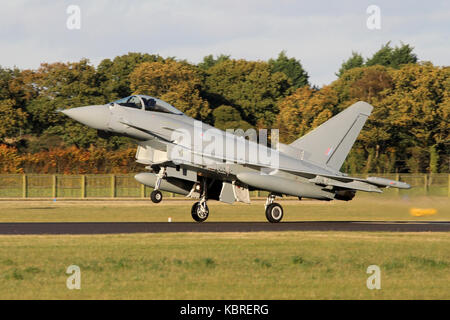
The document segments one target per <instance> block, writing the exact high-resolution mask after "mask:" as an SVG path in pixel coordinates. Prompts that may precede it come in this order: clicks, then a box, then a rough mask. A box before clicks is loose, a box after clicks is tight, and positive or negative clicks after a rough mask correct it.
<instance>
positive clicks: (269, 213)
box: [266, 202, 283, 223]
mask: <svg viewBox="0 0 450 320" xmlns="http://www.w3.org/2000/svg"><path fill="white" fill-rule="evenodd" d="M266 218H267V220H269V222H271V223H277V222H280V221H281V219H283V207H281V205H279V204H278V203H275V202H274V203H271V204H269V205H268V206H267V208H266Z"/></svg>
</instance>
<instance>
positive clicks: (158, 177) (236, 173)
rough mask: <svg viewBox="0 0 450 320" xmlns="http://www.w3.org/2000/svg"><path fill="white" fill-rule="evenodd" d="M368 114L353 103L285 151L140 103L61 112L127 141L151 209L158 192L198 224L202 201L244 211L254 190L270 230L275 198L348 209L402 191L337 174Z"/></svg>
mask: <svg viewBox="0 0 450 320" xmlns="http://www.w3.org/2000/svg"><path fill="white" fill-rule="evenodd" d="M372 109H373V107H372V106H371V105H370V104H368V103H366V102H362V101H360V102H357V103H355V104H353V105H352V106H350V107H348V108H346V109H345V110H343V111H342V112H340V113H339V114H337V115H335V116H334V117H332V118H331V119H329V120H328V121H326V122H324V123H323V124H322V125H320V126H319V127H317V128H315V129H314V130H312V131H310V132H309V133H307V134H306V135H304V136H303V137H301V138H299V139H297V140H295V141H294V142H293V143H291V144H289V145H287V144H282V143H279V142H278V141H277V139H276V138H277V136H276V135H271V138H272V139H271V141H270V144H269V143H266V141H265V139H267V136H266V137H264V135H262V134H260V133H259V134H258V135H257V137H256V138H255V132H256V131H255V132H253V133H252V134H248V135H246V134H245V132H244V134H242V132H243V131H242V130H241V131H238V132H233V131H230V130H227V131H222V130H219V129H217V128H214V127H212V126H210V125H208V124H205V123H203V122H201V121H198V120H195V119H193V118H191V117H189V116H187V115H185V114H184V113H183V112H181V111H180V110H178V109H177V108H175V107H174V106H172V105H170V104H169V103H167V102H164V101H162V100H160V99H158V98H155V97H150V96H146V95H133V96H130V97H126V98H123V99H120V100H117V101H114V102H111V103H108V104H105V105H92V106H85V107H77V108H71V109H66V110H62V111H61V112H62V113H64V114H65V115H67V116H69V117H70V118H72V119H74V120H76V121H78V122H80V123H82V124H84V125H86V126H89V127H91V128H94V129H97V130H98V133H99V135H100V136H101V137H108V136H111V135H119V136H126V137H130V138H132V139H133V140H134V141H135V142H136V143H137V145H138V147H137V152H136V161H137V162H138V163H141V164H144V165H145V169H146V171H145V172H142V173H138V174H136V175H135V179H136V180H137V181H139V182H140V183H142V184H144V185H146V186H149V187H152V188H154V190H153V192H152V193H151V196H150V198H151V200H152V201H153V202H154V203H159V202H160V201H161V200H162V198H163V196H162V193H161V191H168V192H173V193H177V194H181V195H185V196H187V197H189V198H193V199H196V200H197V201H196V202H195V203H194V205H193V206H192V209H191V215H192V218H193V219H194V220H195V221H197V222H203V221H205V220H206V219H207V218H208V216H209V208H208V205H207V201H208V200H219V201H222V202H225V203H229V204H232V203H234V202H235V201H240V202H244V203H250V195H249V192H250V191H253V190H262V191H268V196H267V200H266V203H265V215H266V218H267V220H268V221H269V222H272V223H277V222H280V221H281V220H282V218H283V208H282V206H281V205H280V204H278V203H276V202H275V199H276V197H282V196H296V197H298V198H299V199H300V200H301V199H302V198H310V199H317V200H324V201H330V200H343V201H349V200H352V199H353V198H354V196H355V194H356V192H357V191H363V192H378V193H380V192H382V191H381V189H382V188H390V187H393V188H400V189H409V188H410V186H409V185H408V184H407V183H404V182H400V181H394V180H388V179H384V178H378V177H368V178H367V179H361V178H356V177H351V176H348V175H347V174H345V173H342V172H340V168H341V166H342V164H343V162H344V160H345V158H346V157H347V155H348V153H349V152H350V149H351V148H352V146H353V144H354V143H355V140H356V139H357V137H358V135H359V133H360V131H361V129H362V128H363V126H364V124H365V122H366V120H367V118H368V117H369V116H370V113H371V112H372Z"/></svg>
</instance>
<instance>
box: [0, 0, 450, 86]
mask: <svg viewBox="0 0 450 320" xmlns="http://www.w3.org/2000/svg"><path fill="white" fill-rule="evenodd" d="M0 1H1V2H0V3H1V6H0V66H3V67H13V66H16V67H18V68H21V69H25V68H33V69H36V68H38V67H39V65H40V63H42V62H50V63H51V62H57V61H61V62H67V61H79V60H80V59H81V58H88V59H89V60H90V61H91V62H92V63H93V64H94V65H97V64H98V63H99V62H100V61H101V60H102V59H104V58H114V57H115V56H117V55H122V54H126V53H128V52H146V53H152V54H160V55H162V56H165V57H166V56H175V57H177V58H179V59H186V60H188V61H190V62H192V63H198V62H200V61H201V60H202V58H203V57H204V56H206V55H209V54H214V55H219V54H226V55H231V57H232V58H236V59H241V58H243V59H248V60H267V59H270V58H275V57H277V55H278V54H279V52H280V51H282V50H285V51H286V52H287V55H288V56H290V57H295V58H296V59H298V60H300V61H301V63H302V65H303V67H304V68H305V69H306V71H307V72H308V74H309V76H310V82H311V83H312V84H314V85H317V86H322V85H324V84H329V83H331V82H332V81H333V80H335V79H336V76H335V73H336V72H337V71H338V69H339V67H340V65H341V64H342V62H343V61H344V60H346V59H347V58H349V57H350V56H351V53H352V51H356V52H359V53H361V54H362V55H363V56H364V57H369V56H371V55H372V54H373V53H374V52H376V51H377V50H378V49H379V48H380V47H381V46H382V45H383V44H385V43H387V42H388V41H391V44H392V45H393V46H396V45H401V43H402V42H403V43H407V44H410V45H411V46H413V47H414V48H415V50H414V51H415V53H416V54H417V55H418V57H419V59H420V60H423V61H432V62H433V63H434V64H435V65H441V66H444V65H447V66H448V65H450V1H448V0H445V1H444V0H442V1H441V0H428V1H423V0H422V1H416V0H410V1H392V0H390V1H385V0H383V1H381V0H371V1H365V0H341V1H320V0H309V1H294V0H276V1H275V0H273V1H268V0H224V1H222V0H220V1H219V0H183V1H181V0H140V1H139V0H131V1H123V0H95V1H84V0H71V1H67V0H63V1H61V0H59V1H56V0H54V1H47V0H15V1H9V0H0ZM71 5H76V6H78V8H79V10H80V15H79V17H80V19H79V21H80V24H79V26H80V28H79V29H76V28H75V29H69V28H68V27H67V23H68V20H69V25H70V22H74V21H75V20H74V17H75V16H74V15H73V11H70V12H69V13H68V12H67V10H68V7H69V6H71ZM370 5H376V6H377V7H378V8H379V10H380V16H379V17H380V20H379V21H380V28H379V29H373V28H372V29H369V28H368V27H367V20H368V19H369V20H370V21H373V19H372V18H373V11H370V12H369V13H368V12H367V9H368V7H369V6H370ZM72 25H73V24H72Z"/></svg>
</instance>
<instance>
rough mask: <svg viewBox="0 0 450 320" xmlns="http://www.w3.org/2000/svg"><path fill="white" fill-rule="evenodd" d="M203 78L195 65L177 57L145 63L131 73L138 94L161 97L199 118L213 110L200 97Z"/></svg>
mask: <svg viewBox="0 0 450 320" xmlns="http://www.w3.org/2000/svg"><path fill="white" fill-rule="evenodd" d="M202 81H203V80H202V77H201V75H200V73H199V72H198V71H197V70H196V69H195V68H193V67H192V66H191V65H188V64H186V63H181V62H176V61H174V60H167V61H165V62H144V63H142V64H141V65H139V66H138V67H137V68H136V69H135V70H134V71H133V73H132V74H131V75H130V82H131V90H132V91H133V92H134V93H135V94H147V95H150V96H157V97H158V98H160V99H162V100H164V101H166V102H168V103H170V104H173V105H174V106H175V107H177V108H178V109H180V110H181V111H182V112H184V113H186V114H187V115H189V116H191V117H194V118H198V119H203V118H206V117H207V116H208V114H209V113H210V109H209V104H208V101H206V100H204V99H203V98H202V97H201V96H200V87H201V85H202Z"/></svg>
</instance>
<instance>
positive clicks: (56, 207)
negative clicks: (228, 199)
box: [0, 197, 450, 222]
mask: <svg viewBox="0 0 450 320" xmlns="http://www.w3.org/2000/svg"><path fill="white" fill-rule="evenodd" d="M193 202H194V201H184V200H176V201H167V200H164V201H163V202H162V203H160V204H153V203H152V202H150V200H139V201H117V200H111V201H108V200H106V201H62V200H57V201H56V202H53V201H49V200H42V201H20V200H19V201H0V222H63V221H72V222H82V221H167V219H168V217H172V221H173V222H180V221H192V218H191V216H190V209H191V206H192V203H193ZM280 203H281V204H282V205H283V208H284V211H285V215H284V218H283V219H284V221H305V220H322V221H323V220H412V221H423V220H450V200H449V198H446V197H435V198H426V197H422V198H409V199H403V198H396V199H383V198H374V197H358V198H356V199H354V200H353V201H349V202H344V201H331V202H320V201H293V200H289V201H288V200H286V201H280ZM208 205H209V208H210V216H209V218H208V221H266V220H265V219H266V218H265V215H264V201H255V202H253V203H252V204H251V205H247V204H233V205H227V204H223V203H219V202H217V201H210V202H209V203H208ZM413 207H414V208H435V209H437V214H435V215H432V216H425V217H413V216H411V215H410V213H409V209H410V208H413Z"/></svg>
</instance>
